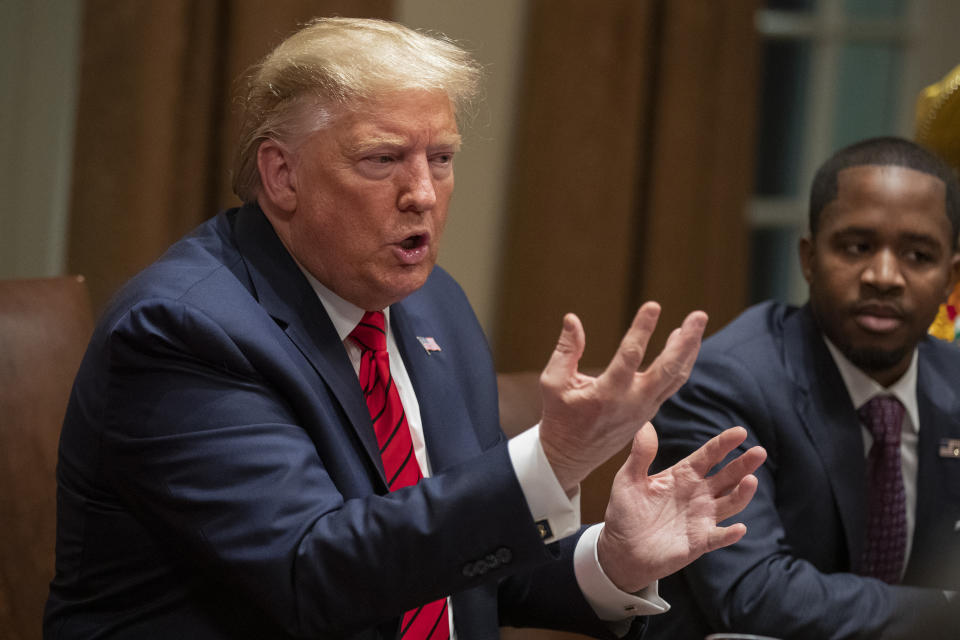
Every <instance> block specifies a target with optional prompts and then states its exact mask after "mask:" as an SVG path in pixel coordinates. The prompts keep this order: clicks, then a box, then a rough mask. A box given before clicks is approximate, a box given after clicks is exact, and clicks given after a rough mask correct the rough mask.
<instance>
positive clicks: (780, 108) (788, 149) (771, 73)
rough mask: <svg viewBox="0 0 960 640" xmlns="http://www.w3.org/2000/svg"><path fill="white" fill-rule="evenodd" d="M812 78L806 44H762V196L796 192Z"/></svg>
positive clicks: (759, 185)
mask: <svg viewBox="0 0 960 640" xmlns="http://www.w3.org/2000/svg"><path fill="white" fill-rule="evenodd" d="M809 75H810V45H809V44H808V43H806V42H802V41H796V40H771V41H767V42H766V43H764V45H763V75H762V78H761V80H760V82H761V84H760V86H761V91H760V108H759V110H758V112H759V114H760V122H759V130H758V132H757V167H756V182H755V184H756V190H757V193H758V194H760V195H764V196H783V195H794V194H796V192H797V179H798V177H799V174H800V159H801V156H802V150H803V148H802V147H803V132H804V128H805V124H806V95H807V84H808V78H809Z"/></svg>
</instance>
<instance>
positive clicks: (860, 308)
mask: <svg viewBox="0 0 960 640" xmlns="http://www.w3.org/2000/svg"><path fill="white" fill-rule="evenodd" d="M853 312H854V313H856V314H858V315H859V314H866V315H872V316H880V317H881V318H903V317H904V316H905V315H906V312H905V311H904V309H903V306H902V305H901V304H900V303H899V302H897V301H896V300H885V299H882V298H868V299H866V300H858V301H857V302H855V303H854V304H853Z"/></svg>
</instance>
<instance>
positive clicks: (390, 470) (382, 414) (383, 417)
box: [350, 311, 450, 640]
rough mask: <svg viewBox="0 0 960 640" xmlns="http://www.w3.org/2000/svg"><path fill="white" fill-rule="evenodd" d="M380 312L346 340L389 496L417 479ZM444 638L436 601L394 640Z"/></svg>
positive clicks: (405, 623) (443, 606)
mask: <svg viewBox="0 0 960 640" xmlns="http://www.w3.org/2000/svg"><path fill="white" fill-rule="evenodd" d="M385 326H386V323H385V319H384V316H383V312H382V311H367V312H366V313H365V314H363V318H362V319H361V320H360V324H358V325H357V327H356V328H355V329H354V330H353V331H351V332H350V338H351V339H353V341H354V342H355V343H356V344H357V345H358V346H359V347H360V350H361V354H360V386H362V387H363V396H364V398H365V399H366V401H367V410H368V411H369V412H370V419H371V420H373V430H374V432H376V434H377V444H379V445H380V457H381V459H382V460H383V470H384V472H385V473H386V476H387V486H388V487H389V489H390V491H395V490H396V489H400V488H402V487H409V486H410V485H412V484H416V483H417V482H419V481H420V478H422V477H423V474H422V473H421V472H420V465H419V464H417V458H416V456H415V455H414V453H413V439H412V438H411V437H410V427H409V426H408V425H407V417H406V415H405V414H404V412H403V405H402V404H401V403H400V393H399V392H398V391H397V387H396V386H395V385H394V384H393V377H392V376H391V375H390V356H389V355H388V354H387V332H386V330H385ZM449 633H450V623H449V621H448V618H447V599H446V598H442V599H440V600H436V601H434V602H430V603H428V604H425V605H423V606H421V607H417V608H416V609H411V610H410V611H407V612H406V613H405V614H404V615H403V620H402V622H401V624H400V634H399V636H398V637H400V638H404V640H427V639H429V640H446V639H447V638H448V637H449Z"/></svg>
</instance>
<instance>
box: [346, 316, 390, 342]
mask: <svg viewBox="0 0 960 640" xmlns="http://www.w3.org/2000/svg"><path fill="white" fill-rule="evenodd" d="M350 337H351V338H352V339H353V341H354V342H356V343H357V345H358V346H359V347H360V348H361V349H362V350H363V351H386V350H387V330H386V318H385V317H384V315H383V311H367V312H366V313H365V314H363V318H361V319H360V323H359V324H358V325H357V326H356V327H354V329H353V331H351V332H350Z"/></svg>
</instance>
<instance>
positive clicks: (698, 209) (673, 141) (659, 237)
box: [493, 0, 759, 371]
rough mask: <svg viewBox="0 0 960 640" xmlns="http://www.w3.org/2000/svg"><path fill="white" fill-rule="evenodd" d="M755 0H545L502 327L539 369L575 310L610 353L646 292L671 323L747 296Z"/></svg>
mask: <svg viewBox="0 0 960 640" xmlns="http://www.w3.org/2000/svg"><path fill="white" fill-rule="evenodd" d="M758 4H759V2H758V1H757V0H722V1H718V0H659V1H656V0H610V1H609V2H602V3H584V2H580V1H579V0H533V1H532V2H531V7H530V27H529V34H528V50H527V58H526V72H525V80H524V84H523V87H524V88H523V93H522V96H521V101H522V102H521V107H520V114H519V119H520V120H519V123H518V125H517V126H518V133H517V138H518V139H517V143H516V151H515V154H514V170H513V172H512V175H513V184H512V186H511V200H510V209H509V212H508V213H509V216H508V230H507V233H506V238H505V243H506V247H505V258H504V265H503V270H502V276H503V277H502V280H501V284H500V300H501V305H500V308H499V310H498V316H497V321H496V328H495V331H494V333H495V335H494V340H493V343H494V352H495V356H496V362H497V367H498V370H500V371H518V370H524V369H539V368H541V367H542V366H543V365H544V363H545V362H546V358H547V356H548V354H549V353H550V351H551V350H552V348H553V345H554V344H555V341H556V337H557V335H558V334H559V331H560V320H561V317H562V315H563V313H564V312H567V311H574V312H576V313H577V314H578V315H579V316H580V318H581V319H582V320H583V322H584V327H585V329H586V333H587V343H588V344H587V351H586V353H585V355H584V358H583V365H584V366H587V367H597V366H602V365H604V364H605V363H606V362H607V361H608V359H609V357H610V355H611V354H612V353H613V351H614V350H615V349H616V346H617V344H618V342H619V339H620V337H621V336H622V334H623V331H624V330H625V328H626V326H627V324H628V323H629V320H630V318H632V316H633V313H634V312H635V311H636V308H637V307H638V306H639V304H640V303H641V302H643V301H644V300H657V301H658V302H660V303H661V304H662V305H663V314H662V319H661V322H660V327H661V330H660V331H659V332H658V334H657V335H656V336H655V339H654V341H653V342H654V344H653V345H652V347H651V350H654V349H655V350H656V351H659V346H660V345H661V344H662V343H663V340H664V339H665V336H666V334H667V329H669V328H672V327H675V326H677V325H678V323H679V322H680V321H681V320H682V318H683V316H684V315H685V314H686V313H687V312H688V311H690V310H692V309H695V308H699V309H704V310H706V311H707V312H708V313H709V314H710V317H711V320H710V329H712V330H716V329H717V328H719V327H721V326H722V325H723V324H724V323H726V322H727V321H729V320H730V319H732V318H733V317H734V316H735V315H736V314H737V313H738V312H739V311H740V310H741V309H742V308H743V306H744V304H745V302H746V296H747V264H748V255H747V251H748V242H747V240H748V234H747V222H746V205H747V199H748V197H749V193H750V189H751V185H752V171H753V136H754V112H755V102H756V97H755V94H756V83H757V68H756V67H757V59H758V38H757V36H756V33H755V30H754V27H753V14H754V11H755V9H756V8H757V6H758Z"/></svg>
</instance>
